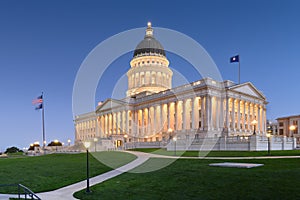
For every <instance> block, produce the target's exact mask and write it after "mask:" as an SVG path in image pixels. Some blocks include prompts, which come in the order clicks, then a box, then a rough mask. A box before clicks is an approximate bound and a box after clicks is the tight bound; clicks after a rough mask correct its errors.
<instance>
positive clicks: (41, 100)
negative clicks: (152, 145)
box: [32, 95, 43, 105]
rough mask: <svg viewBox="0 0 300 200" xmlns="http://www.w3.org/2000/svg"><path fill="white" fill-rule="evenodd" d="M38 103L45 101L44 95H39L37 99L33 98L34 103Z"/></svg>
mask: <svg viewBox="0 0 300 200" xmlns="http://www.w3.org/2000/svg"><path fill="white" fill-rule="evenodd" d="M38 103H43V95H41V96H38V97H37V98H36V99H33V100H32V104H33V105H35V104H38Z"/></svg>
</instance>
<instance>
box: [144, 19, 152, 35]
mask: <svg viewBox="0 0 300 200" xmlns="http://www.w3.org/2000/svg"><path fill="white" fill-rule="evenodd" d="M145 37H153V29H152V27H151V22H148V23H147V29H146V35H145Z"/></svg>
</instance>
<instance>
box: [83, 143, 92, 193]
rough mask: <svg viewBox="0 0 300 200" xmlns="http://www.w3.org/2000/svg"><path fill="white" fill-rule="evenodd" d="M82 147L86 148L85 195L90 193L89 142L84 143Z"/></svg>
mask: <svg viewBox="0 0 300 200" xmlns="http://www.w3.org/2000/svg"><path fill="white" fill-rule="evenodd" d="M83 144H84V147H85V148H86V190H85V192H86V193H90V192H91V191H90V178H89V176H90V174H89V173H90V172H89V148H90V146H91V143H90V142H84V143H83Z"/></svg>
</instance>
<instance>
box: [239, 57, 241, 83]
mask: <svg viewBox="0 0 300 200" xmlns="http://www.w3.org/2000/svg"><path fill="white" fill-rule="evenodd" d="M240 62H241V56H240V54H239V84H241V63H240Z"/></svg>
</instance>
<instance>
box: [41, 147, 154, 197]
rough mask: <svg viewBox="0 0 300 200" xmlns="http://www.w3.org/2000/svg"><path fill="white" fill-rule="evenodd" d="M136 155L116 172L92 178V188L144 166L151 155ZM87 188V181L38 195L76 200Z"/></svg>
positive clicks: (115, 170) (112, 171)
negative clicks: (74, 194) (76, 193)
mask: <svg viewBox="0 0 300 200" xmlns="http://www.w3.org/2000/svg"><path fill="white" fill-rule="evenodd" d="M135 155H136V156H137V159H135V160H134V161H132V162H130V163H128V164H126V165H124V166H122V167H119V168H117V169H114V170H111V171H109V172H106V173H104V174H101V175H98V176H95V177H93V178H90V186H93V185H96V184H99V183H102V182H103V181H106V180H108V179H111V178H113V177H116V176H118V175H120V174H122V173H124V172H127V171H129V170H131V169H133V168H135V167H137V166H139V165H141V164H143V163H144V162H146V161H147V160H148V159H149V158H150V155H146V154H143V153H137V154H135ZM85 188H86V180H84V181H81V182H79V183H75V184H72V185H69V186H66V187H63V188H60V189H57V190H53V191H50V192H44V193H38V194H37V195H38V196H39V197H40V198H41V199H42V200H57V199H63V200H71V199H72V200H73V199H76V198H74V197H73V193H75V192H77V191H80V190H83V189H85Z"/></svg>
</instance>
